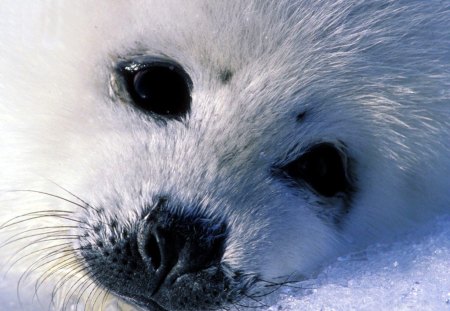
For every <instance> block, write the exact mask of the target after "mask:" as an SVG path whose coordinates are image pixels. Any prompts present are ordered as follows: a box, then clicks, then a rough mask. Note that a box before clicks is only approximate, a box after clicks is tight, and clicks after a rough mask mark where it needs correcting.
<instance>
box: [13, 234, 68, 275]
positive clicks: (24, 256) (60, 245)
mask: <svg viewBox="0 0 450 311" xmlns="http://www.w3.org/2000/svg"><path fill="white" fill-rule="evenodd" d="M70 245H71V243H70V242H66V243H61V244H57V245H52V246H49V247H45V248H41V249H38V250H35V251H32V252H30V253H27V254H25V255H23V256H21V257H20V258H17V259H16V260H14V261H13V262H12V263H10V261H11V260H13V259H14V258H15V257H16V256H17V255H19V253H21V252H23V251H24V250H26V249H27V248H28V247H29V245H26V246H24V247H22V248H21V249H19V251H17V252H16V253H15V254H14V255H13V256H11V258H10V259H8V261H7V262H6V264H5V266H8V265H10V267H9V268H8V270H6V273H8V272H9V270H11V268H12V267H14V266H15V265H16V264H17V263H19V262H20V261H21V260H24V259H26V258H27V257H30V256H33V255H36V254H39V253H41V252H44V251H46V250H50V249H52V248H57V247H59V248H58V249H57V250H56V251H60V250H61V251H64V249H65V247H67V248H66V249H67V250H68V251H71V250H72V249H70V248H69V246H70ZM62 246H65V247H62ZM6 273H5V275H6Z"/></svg>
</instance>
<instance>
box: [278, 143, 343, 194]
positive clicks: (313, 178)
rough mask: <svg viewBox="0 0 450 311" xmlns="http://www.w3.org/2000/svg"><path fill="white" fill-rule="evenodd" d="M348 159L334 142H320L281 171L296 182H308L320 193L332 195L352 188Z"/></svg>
mask: <svg viewBox="0 0 450 311" xmlns="http://www.w3.org/2000/svg"><path fill="white" fill-rule="evenodd" d="M346 159H347V158H346V156H345V155H344V154H343V152H342V151H341V150H339V149H338V148H336V147H335V146H334V145H333V144H330V143H320V144H318V145H315V146H313V147H312V148H310V149H309V150H307V151H306V152H305V153H304V154H303V155H302V156H301V157H299V158H297V159H296V160H294V161H292V162H290V163H288V164H286V165H285V166H283V167H281V171H282V172H283V173H284V175H285V176H287V177H288V178H289V179H291V180H292V181H294V182H295V183H296V184H303V183H307V184H308V185H309V186H310V187H311V188H312V189H313V190H314V191H316V192H317V193H318V194H320V195H322V196H325V197H332V196H335V195H336V194H338V193H346V192H348V191H349V190H350V189H351V186H350V181H349V178H348V174H347V163H346Z"/></svg>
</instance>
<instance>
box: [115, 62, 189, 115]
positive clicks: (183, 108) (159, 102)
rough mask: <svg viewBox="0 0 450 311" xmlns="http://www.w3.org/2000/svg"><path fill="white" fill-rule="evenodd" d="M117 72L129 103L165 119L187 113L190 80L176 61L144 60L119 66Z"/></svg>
mask: <svg viewBox="0 0 450 311" xmlns="http://www.w3.org/2000/svg"><path fill="white" fill-rule="evenodd" d="M118 72H119V74H120V75H121V76H122V77H123V81H124V83H125V87H126V91H127V92H128V94H129V96H130V98H131V100H132V101H133V104H134V105H135V106H136V107H137V108H139V109H141V110H142V111H144V112H147V113H150V114H155V115H159V116H163V117H166V118H178V117H183V116H185V115H186V114H188V113H189V110H190V106H191V90H192V81H191V79H190V78H189V76H188V74H187V73H186V72H185V71H184V69H183V68H182V67H181V66H180V65H178V64H177V63H176V62H174V61H171V60H161V59H155V58H151V59H148V58H146V59H144V60H142V59H141V60H138V61H131V62H124V63H122V64H119V66H118Z"/></svg>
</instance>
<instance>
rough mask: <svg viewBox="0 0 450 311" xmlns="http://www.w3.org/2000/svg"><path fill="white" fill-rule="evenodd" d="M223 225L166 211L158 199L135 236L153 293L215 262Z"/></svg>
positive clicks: (222, 239)
mask: <svg viewBox="0 0 450 311" xmlns="http://www.w3.org/2000/svg"><path fill="white" fill-rule="evenodd" d="M225 238H226V227H225V225H224V224H223V223H222V222H217V221H212V220H211V219H207V218H203V217H200V216H198V215H197V216H195V215H193V216H182V215H178V214H173V213H171V212H169V209H168V208H167V202H166V201H165V200H164V201H160V202H159V203H158V205H157V206H156V207H155V208H154V209H153V210H152V211H151V212H150V213H149V214H148V215H147V216H146V217H145V219H144V221H143V223H142V224H141V228H140V232H139V235H138V248H139V253H140V255H141V256H142V259H143V261H144V263H145V265H146V269H147V271H148V273H149V275H150V276H151V277H150V278H151V279H152V280H151V283H152V284H153V286H152V287H153V293H152V294H155V293H156V292H157V291H158V290H159V288H160V287H161V286H162V285H163V284H166V285H172V284H173V283H174V282H175V281H176V280H177V279H178V278H179V277H180V276H182V275H184V274H188V273H195V272H199V271H202V270H204V269H207V268H208V267H210V266H213V265H217V264H218V263H219V262H220V260H221V258H222V256H223V252H224V245H225Z"/></svg>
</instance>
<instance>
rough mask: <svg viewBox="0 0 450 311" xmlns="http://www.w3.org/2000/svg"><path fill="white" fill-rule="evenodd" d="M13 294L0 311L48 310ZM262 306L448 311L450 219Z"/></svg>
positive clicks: (344, 261) (353, 257) (4, 288)
mask: <svg viewBox="0 0 450 311" xmlns="http://www.w3.org/2000/svg"><path fill="white" fill-rule="evenodd" d="M11 277H12V276H11ZM27 291H28V292H27ZM16 292H17V289H16V284H11V282H10V279H8V278H6V279H3V280H2V281H1V282H0V293H1V295H0V311H3V310H4V311H23V310H26V311H41V310H42V311H44V310H49V307H48V301H49V295H47V296H46V295H45V293H41V295H40V299H41V302H42V304H38V303H37V302H36V301H32V299H31V298H33V293H34V291H33V288H32V287H30V288H29V289H28V290H27V289H25V295H22V296H23V297H22V304H19V302H18V301H17V299H16V297H17V294H16ZM22 292H24V290H22ZM27 293H28V294H29V295H27ZM263 303H264V304H265V306H263V305H261V307H260V308H259V310H263V311H280V310H302V311H308V310H311V311H312V310H314V311H317V310H323V311H331V310H345V311H348V310H376V311H379V310H421V311H422V310H450V217H441V218H439V219H437V220H435V221H433V222H432V223H429V224H427V225H425V226H423V227H421V228H416V230H415V231H414V232H412V233H409V234H407V235H406V236H404V237H401V238H399V239H398V241H397V242H394V243H390V244H377V245H372V246H370V247H368V248H367V249H366V250H364V251H360V252H356V253H353V254H349V255H347V256H343V257H341V258H339V259H337V260H336V261H335V262H334V263H332V264H331V265H329V266H328V267H326V268H324V269H323V270H322V272H321V273H320V274H319V275H318V276H317V278H316V279H313V280H308V281H304V282H301V283H298V284H293V286H292V287H286V288H282V289H280V290H279V291H278V292H277V293H275V294H273V295H271V297H268V298H267V299H266V300H265V301H264V302H263ZM50 310H51V308H50ZM69 310H70V308H69ZM231 310H234V309H233V308H232V309H231ZM237 310H243V308H236V311H237ZM250 310H255V309H250Z"/></svg>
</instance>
